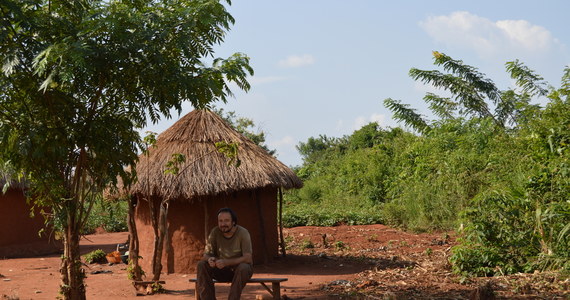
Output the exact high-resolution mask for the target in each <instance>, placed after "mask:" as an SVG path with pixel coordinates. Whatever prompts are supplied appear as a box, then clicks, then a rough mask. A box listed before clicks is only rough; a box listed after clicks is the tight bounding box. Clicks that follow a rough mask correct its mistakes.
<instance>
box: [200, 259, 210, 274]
mask: <svg viewBox="0 0 570 300" xmlns="http://www.w3.org/2000/svg"><path fill="white" fill-rule="evenodd" d="M209 266H210V265H209V264H208V262H207V261H205V260H201V261H199V262H198V266H197V269H198V271H200V270H207V269H208V267H209Z"/></svg>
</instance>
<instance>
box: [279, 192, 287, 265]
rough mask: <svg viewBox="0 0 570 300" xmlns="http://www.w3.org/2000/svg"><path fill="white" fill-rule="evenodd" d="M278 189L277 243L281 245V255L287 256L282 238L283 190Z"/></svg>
mask: <svg viewBox="0 0 570 300" xmlns="http://www.w3.org/2000/svg"><path fill="white" fill-rule="evenodd" d="M278 191H279V240H280V241H279V245H280V246H281V254H283V257H286V256H287V252H286V250H285V246H286V245H285V239H284V238H283V191H282V190H281V188H278Z"/></svg>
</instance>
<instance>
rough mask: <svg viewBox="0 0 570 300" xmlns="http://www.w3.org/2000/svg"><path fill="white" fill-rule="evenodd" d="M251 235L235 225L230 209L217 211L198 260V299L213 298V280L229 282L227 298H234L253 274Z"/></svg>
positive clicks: (233, 215)
mask: <svg viewBox="0 0 570 300" xmlns="http://www.w3.org/2000/svg"><path fill="white" fill-rule="evenodd" d="M252 264H253V259H252V249H251V238H250V236H249V232H248V231H247V229H245V228H243V227H241V226H239V225H237V216H236V214H235V213H234V212H233V211H232V210H231V209H230V208H227V207H226V208H222V209H220V210H219V211H218V227H215V228H214V229H212V231H211V232H210V235H209V236H208V242H207V243H206V249H205V251H204V257H203V258H202V260H201V261H199V262H198V270H197V274H196V275H197V277H198V282H197V291H196V292H197V293H199V295H200V299H203V300H210V299H215V298H216V297H215V295H216V294H215V293H216V292H215V288H214V281H213V279H216V280H217V281H221V282H231V283H232V285H231V288H230V294H229V296H228V299H231V300H234V299H235V300H238V299H240V297H241V292H242V290H243V288H244V287H245V285H246V283H247V281H248V280H249V279H250V278H251V276H252V275H253V267H252Z"/></svg>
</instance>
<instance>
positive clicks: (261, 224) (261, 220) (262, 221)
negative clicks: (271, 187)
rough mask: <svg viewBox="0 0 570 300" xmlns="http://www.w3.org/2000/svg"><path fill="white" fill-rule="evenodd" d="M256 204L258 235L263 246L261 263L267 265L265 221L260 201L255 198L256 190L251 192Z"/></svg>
mask: <svg viewBox="0 0 570 300" xmlns="http://www.w3.org/2000/svg"><path fill="white" fill-rule="evenodd" d="M251 193H252V194H253V197H254V198H255V201H256V204H257V213H258V214H259V233H260V234H261V243H262V244H263V263H264V264H267V263H268V262H269V259H268V257H267V238H266V237H265V219H264V218H263V210H262V209H261V201H260V200H259V197H258V196H257V190H254V191H252V192H251Z"/></svg>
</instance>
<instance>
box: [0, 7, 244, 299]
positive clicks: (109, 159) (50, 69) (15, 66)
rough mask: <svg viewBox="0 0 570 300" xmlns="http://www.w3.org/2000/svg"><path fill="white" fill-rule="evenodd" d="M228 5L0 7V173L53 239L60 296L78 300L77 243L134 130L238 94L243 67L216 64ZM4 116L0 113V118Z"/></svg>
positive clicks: (129, 156)
mask: <svg viewBox="0 0 570 300" xmlns="http://www.w3.org/2000/svg"><path fill="white" fill-rule="evenodd" d="M226 4H227V5H229V1H210V0H192V1H189V0H176V1H172V0H165V1H150V0H140V1H138V0H137V1H100V0H94V1H86V0H77V1H67V0H50V1H45V0H31V1H20V0H6V1H2V2H0V11H2V15H3V17H2V23H1V25H0V60H1V61H2V73H1V75H0V89H1V90H2V94H1V95H0V111H2V112H3V113H1V114H0V142H1V144H2V147H0V162H10V163H11V164H12V166H13V167H14V170H15V172H16V177H20V176H25V179H26V180H27V181H28V182H29V183H30V187H31V188H32V189H33V190H32V191H30V194H33V195H34V201H35V202H36V203H34V204H37V205H38V206H47V207H48V208H49V210H50V212H52V213H53V215H52V216H53V217H54V219H56V220H52V221H53V222H55V223H60V224H61V225H62V229H63V231H64V234H63V237H64V240H63V242H64V255H63V256H62V265H61V269H62V270H63V271H62V272H61V285H60V292H61V296H62V298H63V299H85V284H84V280H83V279H84V275H83V274H84V272H83V270H82V265H81V260H80V253H79V236H80V234H81V232H82V227H83V225H84V224H85V223H86V221H87V219H88V217H89V215H90V213H91V209H92V206H93V205H94V203H95V201H96V199H97V197H98V195H99V194H100V192H101V191H102V190H103V189H104V188H106V187H108V186H109V185H111V186H112V185H114V184H116V182H117V177H118V176H121V177H122V180H123V182H124V183H125V184H129V183H130V182H131V181H132V180H133V179H134V178H135V174H130V173H129V172H128V171H126V170H125V168H124V167H125V166H127V165H134V164H135V163H136V160H137V155H138V151H139V150H140V146H142V139H141V137H140V135H139V133H138V132H137V128H144V127H146V125H147V122H148V121H147V120H149V121H152V122H153V123H156V122H158V121H159V120H160V119H161V118H162V117H170V116H171V113H172V112H173V111H175V110H176V111H178V112H180V111H181V109H182V105H183V103H184V102H189V103H190V104H191V105H192V106H193V107H196V108H204V107H207V106H208V105H209V104H210V103H213V102H216V101H226V100H227V99H228V97H230V96H232V91H231V89H230V85H231V84H232V83H235V84H236V85H237V87H238V88H239V89H242V90H248V89H249V88H250V85H249V83H248V82H247V76H249V75H252V74H253V70H252V68H251V67H250V66H249V58H248V57H247V56H245V55H243V54H241V53H236V54H234V55H232V56H230V57H228V58H216V57H215V53H214V48H215V46H216V45H219V44H221V43H222V42H223V41H224V37H225V35H226V32H227V31H228V30H229V29H230V27H231V25H232V24H233V22H234V19H233V17H232V16H231V15H230V14H229V12H228V11H227V9H226V6H225V5H226ZM4 112H8V113H4Z"/></svg>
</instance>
